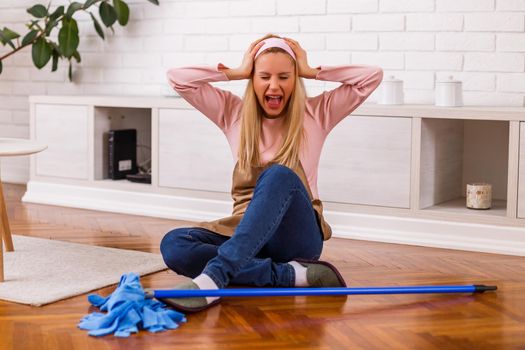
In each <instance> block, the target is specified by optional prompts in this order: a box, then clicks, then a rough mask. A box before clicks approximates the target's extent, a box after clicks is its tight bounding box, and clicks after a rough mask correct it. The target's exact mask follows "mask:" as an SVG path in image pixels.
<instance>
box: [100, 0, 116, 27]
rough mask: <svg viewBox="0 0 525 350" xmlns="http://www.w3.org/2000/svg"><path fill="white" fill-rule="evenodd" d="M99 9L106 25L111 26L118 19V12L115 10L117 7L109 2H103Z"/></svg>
mask: <svg viewBox="0 0 525 350" xmlns="http://www.w3.org/2000/svg"><path fill="white" fill-rule="evenodd" d="M98 10H99V14H100V18H101V19H102V22H103V23H104V25H105V26H106V27H111V26H112V25H113V23H115V21H116V20H117V13H116V12H115V9H114V8H113V6H111V5H110V4H108V3H107V2H103V3H101V4H100V7H99V8H98Z"/></svg>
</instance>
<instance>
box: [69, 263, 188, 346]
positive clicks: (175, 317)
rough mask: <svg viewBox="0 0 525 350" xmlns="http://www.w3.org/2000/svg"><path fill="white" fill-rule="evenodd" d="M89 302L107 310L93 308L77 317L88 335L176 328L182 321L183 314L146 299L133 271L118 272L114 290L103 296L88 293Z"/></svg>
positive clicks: (158, 330)
mask: <svg viewBox="0 0 525 350" xmlns="http://www.w3.org/2000/svg"><path fill="white" fill-rule="evenodd" d="M88 300H89V302H90V303H91V304H92V305H94V306H96V307H98V308H99V309H100V310H101V311H107V313H100V312H93V313H91V314H89V315H86V316H84V317H83V318H82V320H80V323H79V324H78V327H79V328H80V329H84V330H88V331H89V332H88V334H89V335H92V336H97V337H98V336H103V335H107V334H111V333H113V334H114V335H115V336H116V337H128V336H129V335H130V334H131V333H137V332H138V331H139V329H146V330H148V331H149V332H152V333H156V332H162V331H165V330H167V329H176V328H177V327H178V326H179V325H178V324H179V323H181V322H186V318H185V317H184V315H183V314H181V313H179V312H177V311H174V310H171V309H166V308H165V305H164V304H163V303H161V302H159V301H157V300H154V299H146V298H145V293H144V289H142V286H141V285H140V279H139V276H138V275H137V274H135V273H128V274H124V275H122V277H121V278H120V282H119V284H118V286H117V288H116V289H115V291H114V292H113V293H112V294H111V295H109V296H107V297H105V298H104V297H101V296H99V295H95V294H92V295H89V296H88Z"/></svg>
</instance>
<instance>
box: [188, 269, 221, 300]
mask: <svg viewBox="0 0 525 350" xmlns="http://www.w3.org/2000/svg"><path fill="white" fill-rule="evenodd" d="M192 281H193V283H195V284H196V285H198V286H199V288H200V289H219V287H218V286H217V285H216V284H215V282H213V280H212V279H211V277H210V276H208V275H205V274H203V273H201V274H200V275H198V276H197V277H195V278H194V279H192ZM217 299H219V297H206V301H207V302H208V304H210V303H212V302H213V301H215V300H217Z"/></svg>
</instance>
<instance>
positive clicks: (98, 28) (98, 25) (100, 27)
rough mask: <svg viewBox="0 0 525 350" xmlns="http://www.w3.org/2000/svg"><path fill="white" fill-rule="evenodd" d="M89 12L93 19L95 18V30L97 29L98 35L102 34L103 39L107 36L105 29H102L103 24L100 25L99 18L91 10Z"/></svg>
mask: <svg viewBox="0 0 525 350" xmlns="http://www.w3.org/2000/svg"><path fill="white" fill-rule="evenodd" d="M89 14H90V15H91V19H92V20H93V25H94V26H95V30H96V31H97V33H98V36H100V37H101V38H102V40H104V39H105V36H104V30H103V29H102V26H101V25H100V23H98V20H97V19H96V18H95V16H93V14H92V13H91V12H90V13H89Z"/></svg>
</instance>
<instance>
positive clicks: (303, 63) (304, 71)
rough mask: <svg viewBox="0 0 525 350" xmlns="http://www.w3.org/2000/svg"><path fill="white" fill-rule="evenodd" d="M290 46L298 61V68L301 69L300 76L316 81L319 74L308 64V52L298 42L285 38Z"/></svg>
mask: <svg viewBox="0 0 525 350" xmlns="http://www.w3.org/2000/svg"><path fill="white" fill-rule="evenodd" d="M283 39H284V40H285V41H286V43H287V44H288V46H290V48H291V49H292V50H293V52H294V53H295V58H296V60H297V67H298V69H299V76H300V77H303V78H308V79H314V78H315V77H316V76H317V73H318V72H319V70H318V69H315V68H312V67H310V65H309V64H308V59H307V57H306V51H305V50H304V49H303V48H302V47H301V45H299V43H298V42H297V41H296V40H293V39H290V38H283Z"/></svg>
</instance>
